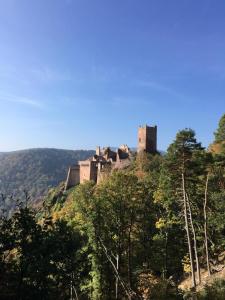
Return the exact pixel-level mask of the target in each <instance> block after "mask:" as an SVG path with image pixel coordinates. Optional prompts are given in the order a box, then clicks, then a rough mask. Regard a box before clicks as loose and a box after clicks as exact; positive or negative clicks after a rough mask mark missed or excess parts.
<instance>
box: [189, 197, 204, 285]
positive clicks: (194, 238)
mask: <svg viewBox="0 0 225 300" xmlns="http://www.w3.org/2000/svg"><path fill="white" fill-rule="evenodd" d="M186 199H187V205H188V210H189V218H190V224H191V229H192V234H193V240H194V252H195V261H196V269H197V275H198V284H200V283H201V273H200V267H199V259H198V249H197V240H196V233H195V227H194V224H193V218H192V210H191V204H190V201H189V198H188V195H187V194H186Z"/></svg>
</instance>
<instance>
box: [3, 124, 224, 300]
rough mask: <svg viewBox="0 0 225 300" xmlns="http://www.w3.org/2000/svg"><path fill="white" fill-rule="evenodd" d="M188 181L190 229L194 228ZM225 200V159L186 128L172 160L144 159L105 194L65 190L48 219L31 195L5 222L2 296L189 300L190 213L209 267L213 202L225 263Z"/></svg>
mask: <svg viewBox="0 0 225 300" xmlns="http://www.w3.org/2000/svg"><path fill="white" fill-rule="evenodd" d="M51 172H53V169H52V170H51ZM183 178H184V179H185V192H186V197H187V196H188V199H189V204H190V208H188V220H189V223H185V222H184V200H183V195H184V193H183V189H182V188H183V186H182V183H183V181H182V179H183ZM206 182H207V189H206ZM224 191H225V156H224V153H220V154H217V155H212V154H211V153H209V152H207V151H205V150H204V149H203V148H202V147H201V144H200V143H198V142H197V140H196V138H195V133H194V131H193V130H191V129H185V130H182V131H179V132H178V134H177V136H176V139H175V140H174V142H173V143H172V144H171V145H170V146H169V148H168V151H167V153H166V154H165V155H164V156H161V155H159V154H156V155H148V154H146V153H139V154H138V155H136V157H135V159H134V160H133V161H132V165H131V166H130V167H129V168H127V169H124V170H114V171H113V172H112V173H111V175H110V176H109V177H108V178H107V180H104V181H102V182H101V183H99V184H98V185H96V184H95V183H94V182H91V181H87V182H85V183H84V184H81V185H79V186H77V187H74V188H72V189H70V190H68V191H66V192H65V191H64V189H63V185H59V186H57V187H56V188H51V189H49V191H48V194H47V195H46V197H45V199H44V203H43V208H42V210H41V211H40V212H39V213H38V214H35V213H34V212H33V211H32V210H30V209H29V208H28V206H27V204H28V202H29V201H28V200H29V197H28V196H27V194H25V195H24V197H25V200H26V201H25V207H22V206H21V205H22V204H23V203H24V201H23V200H24V199H22V197H21V198H19V201H17V204H20V205H19V207H17V211H16V212H14V214H13V215H12V216H11V217H7V212H6V211H4V210H3V211H2V215H1V218H0V276H1V277H0V291H1V292H0V297H1V298H3V299H13V297H14V298H15V297H17V298H19V299H32V298H33V299H76V297H78V298H79V299H85V300H86V299H87V300H88V299H91V300H111V299H116V294H117V299H129V300H136V299H149V300H151V299H152V300H153V299H154V300H164V299H165V300H173V299H174V300H179V299H182V297H183V296H182V293H181V292H180V291H179V290H178V289H177V284H178V281H179V280H180V279H181V278H182V276H183V275H187V274H185V273H189V272H190V261H191V260H190V255H189V254H190V252H189V251H190V248H188V247H187V241H186V231H185V229H186V228H185V225H186V224H188V228H189V227H190V228H189V229H190V240H191V243H190V244H191V249H192V248H193V244H194V233H193V230H191V228H192V227H191V226H190V219H191V216H190V213H191V215H192V221H193V228H194V229H195V233H196V234H195V237H196V240H195V241H196V249H197V253H198V254H199V258H200V259H199V261H200V266H201V268H206V247H205V244H204V241H205V240H204V238H205V235H204V229H205V227H204V225H205V223H204V213H203V205H204V203H205V202H204V201H205V197H206V196H207V206H206V212H207V237H208V248H209V257H210V261H213V262H214V263H215V264H216V263H217V259H220V263H222V261H221V255H220V258H219V254H221V253H222V252H223V251H224V246H225V222H224V219H225V201H224V200H225V192H224ZM1 198H2V203H5V202H6V201H7V200H9V203H10V202H12V201H15V200H14V199H13V198H11V199H10V197H9V198H7V197H5V196H4V195H2V197H1ZM21 203H22V204H21ZM192 250H193V249H192ZM194 259H196V258H195V257H194ZM196 260H197V259H196ZM224 286H225V284H224V281H218V282H215V283H213V284H212V285H210V286H206V287H205V289H204V290H203V291H200V292H198V293H197V295H196V294H195V295H196V296H197V298H198V299H199V300H201V299H204V300H209V299H215V300H220V299H224ZM116 287H117V288H116ZM76 295H77V296H76ZM195 295H193V294H192V292H189V293H188V294H186V295H184V298H185V297H186V298H185V299H192V298H193V297H195Z"/></svg>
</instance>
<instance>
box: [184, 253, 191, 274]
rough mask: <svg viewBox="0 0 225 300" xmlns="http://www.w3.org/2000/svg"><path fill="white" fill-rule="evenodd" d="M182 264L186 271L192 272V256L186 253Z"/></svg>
mask: <svg viewBox="0 0 225 300" xmlns="http://www.w3.org/2000/svg"><path fill="white" fill-rule="evenodd" d="M182 265H183V270H184V272H185V273H190V272H191V264H190V258H189V256H188V255H185V256H184V258H183V259H182Z"/></svg>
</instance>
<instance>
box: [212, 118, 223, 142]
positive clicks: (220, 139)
mask: <svg viewBox="0 0 225 300" xmlns="http://www.w3.org/2000/svg"><path fill="white" fill-rule="evenodd" d="M214 135H215V142H216V143H220V142H224V141H225V114H224V115H223V116H222V117H221V119H220V121H219V127H218V129H217V130H216V132H215V133H214Z"/></svg>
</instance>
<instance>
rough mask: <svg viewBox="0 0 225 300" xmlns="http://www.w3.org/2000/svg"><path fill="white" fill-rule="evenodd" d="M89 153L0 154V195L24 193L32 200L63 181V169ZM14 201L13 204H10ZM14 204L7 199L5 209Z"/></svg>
mask: <svg viewBox="0 0 225 300" xmlns="http://www.w3.org/2000/svg"><path fill="white" fill-rule="evenodd" d="M93 153H94V152H93V151H92V150H75V151H73V150H61V149H48V148H40V149H28V150H22V151H14V152H6V153H4V152H1V153H0V192H1V193H3V194H4V195H7V196H9V195H14V198H16V197H21V195H22V193H23V191H24V190H27V191H28V193H29V194H30V196H31V199H32V200H37V199H38V198H39V197H41V196H42V195H43V194H44V193H45V192H46V191H47V190H48V188H49V187H50V186H55V185H58V184H59V182H60V181H62V180H65V177H66V173H67V169H68V167H69V166H70V165H73V164H75V163H76V162H77V161H78V160H83V159H86V158H87V157H89V156H91V155H93ZM13 202H15V201H13ZM2 205H3V203H1V206H2ZM13 205H14V203H12V200H10V198H8V199H7V200H6V203H5V206H6V207H7V208H11V207H12V206H13Z"/></svg>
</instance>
